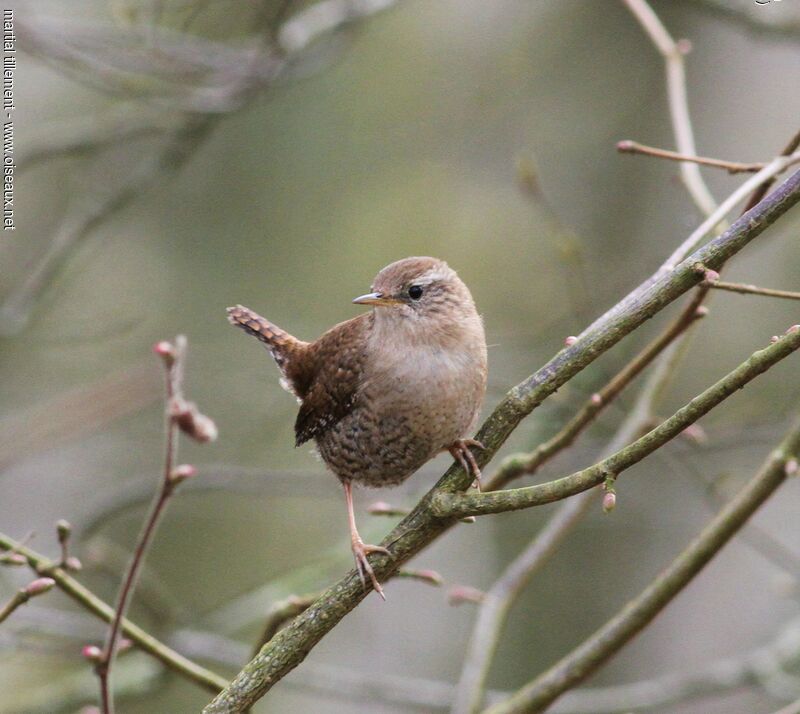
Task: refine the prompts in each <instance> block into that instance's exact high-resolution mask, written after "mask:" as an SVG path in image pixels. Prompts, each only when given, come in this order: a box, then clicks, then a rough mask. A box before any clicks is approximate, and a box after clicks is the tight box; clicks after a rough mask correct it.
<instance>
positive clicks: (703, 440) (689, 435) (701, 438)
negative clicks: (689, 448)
mask: <svg viewBox="0 0 800 714" xmlns="http://www.w3.org/2000/svg"><path fill="white" fill-rule="evenodd" d="M681 436H683V437H684V438H685V439H687V440H688V441H691V442H692V443H693V444H707V443H708V435H707V434H706V430H705V429H703V427H702V426H700V425H699V424H690V425H689V426H687V427H686V428H685V429H684V430H683V431H682V432H681Z"/></svg>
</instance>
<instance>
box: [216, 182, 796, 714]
mask: <svg viewBox="0 0 800 714" xmlns="http://www.w3.org/2000/svg"><path fill="white" fill-rule="evenodd" d="M798 201H800V172H796V173H795V174H793V175H792V176H791V177H790V178H788V179H787V180H786V181H785V182H784V183H783V184H782V185H781V186H780V187H778V188H777V189H776V190H775V191H773V192H772V193H771V194H770V195H769V196H768V197H767V198H765V199H764V201H762V202H761V203H760V204H759V205H758V206H756V207H755V208H753V209H752V210H751V211H749V212H748V213H747V214H746V215H744V216H742V217H741V218H740V219H739V220H737V221H736V222H735V223H734V224H733V225H732V226H731V227H730V228H729V229H728V230H727V231H726V232H725V233H724V234H723V235H721V236H719V237H718V238H716V239H714V240H712V241H711V242H710V243H709V244H708V245H706V246H704V247H703V248H701V249H700V250H698V251H696V252H695V253H694V254H693V255H691V256H689V257H688V258H687V259H686V260H685V261H683V262H682V263H681V264H680V265H679V266H677V267H676V268H675V270H673V271H671V272H669V273H663V272H659V273H657V274H656V275H653V276H651V277H650V278H648V279H647V280H645V281H644V283H642V284H641V285H640V286H639V287H637V288H636V289H634V290H633V291H632V292H631V293H630V294H629V295H628V296H627V297H625V298H623V300H621V301H620V302H619V303H618V304H617V305H616V306H614V307H612V308H611V309H610V310H609V311H607V312H606V313H605V314H604V315H603V316H602V317H600V318H598V319H597V320H595V322H594V323H593V324H592V325H590V326H589V327H588V328H587V329H586V330H584V331H583V332H582V333H581V335H580V336H579V337H578V339H577V340H576V341H575V342H574V343H573V344H571V345H570V346H568V347H566V348H564V349H563V350H561V351H560V352H559V353H558V354H557V355H556V356H555V357H553V358H552V359H551V360H550V361H549V362H548V363H547V364H545V365H544V366H543V367H542V368H541V369H539V370H537V371H536V372H535V373H534V374H532V375H531V376H530V377H528V378H527V379H525V380H524V381H523V382H521V383H520V384H518V385H517V386H516V387H514V388H513V389H511V390H510V391H509V392H508V394H507V395H506V397H505V398H504V399H503V400H502V401H501V402H500V403H499V404H498V405H497V407H496V408H495V410H494V411H493V412H492V414H491V415H490V416H489V418H488V419H487V421H486V422H485V423H484V424H483V426H482V427H481V429H480V430H479V432H478V434H477V435H476V437H477V438H478V439H479V440H480V441H481V443H482V444H483V445H484V446H485V447H486V449H485V450H482V451H478V453H477V454H475V456H476V459H477V461H478V463H479V465H480V466H485V465H486V464H487V463H488V462H489V460H490V459H491V458H492V457H493V456H494V455H495V453H496V452H497V450H498V449H499V448H500V446H501V445H502V444H503V443H504V442H505V440H506V439H507V438H508V436H509V435H510V434H511V433H512V432H513V431H514V429H515V428H516V427H517V426H518V425H519V424H520V422H521V421H522V419H523V418H525V417H526V416H527V415H529V414H530V413H531V412H532V411H533V410H534V409H535V408H536V407H537V406H538V405H539V404H541V402H542V401H544V399H546V398H547V397H548V396H550V395H551V394H553V392H555V391H556V390H557V389H558V388H559V387H561V386H562V385H563V384H565V383H566V382H567V381H568V380H569V379H571V378H572V377H574V376H575V375H576V374H578V373H579V372H580V371H581V370H583V369H584V368H585V367H587V366H588V365H589V364H591V363H592V362H593V361H594V360H595V359H597V358H598V357H599V356H600V355H601V354H603V353H604V352H606V351H607V350H609V349H610V348H611V347H612V346H613V345H615V344H617V343H618V342H619V341H620V340H621V339H622V338H623V337H624V336H625V335H627V334H629V333H630V332H632V331H633V330H635V329H636V328H637V327H639V326H640V325H641V324H642V323H643V322H644V321H645V320H647V319H649V318H650V317H652V316H653V315H655V314H656V313H658V312H659V311H660V310H662V309H663V308H664V307H666V305H668V304H670V303H671V302H673V301H674V300H675V299H676V298H677V297H679V296H680V295H683V294H684V293H686V292H687V291H688V290H690V289H691V288H692V287H693V286H694V285H696V284H697V283H698V282H699V281H700V280H701V279H702V276H700V275H698V274H697V273H696V272H695V271H694V269H693V265H694V263H697V262H702V263H703V264H704V265H707V266H708V267H709V268H711V269H717V268H719V267H721V265H722V264H724V263H725V262H726V261H727V260H728V259H730V258H731V257H732V256H733V255H735V254H736V253H738V252H739V251H740V250H741V249H742V248H744V246H745V245H747V244H748V243H749V242H750V241H751V240H753V239H754V238H755V237H756V236H757V235H758V234H759V233H760V232H761V231H763V230H764V229H765V228H766V227H767V226H768V225H770V224H771V223H773V222H774V221H775V220H777V219H778V218H779V217H780V216H781V215H783V214H784V213H785V212H786V211H787V210H789V208H790V207H791V206H793V205H795V204H796V203H797V202H798ZM778 344H780V343H778ZM470 482H471V478H470V477H469V476H467V475H466V474H465V473H464V471H463V469H461V468H457V467H456V466H455V465H453V466H451V467H450V468H449V469H448V471H447V472H446V473H445V475H444V476H443V477H442V478H441V479H440V480H439V482H438V483H437V484H436V486H434V488H433V489H431V490H430V491H429V492H428V494H426V496H424V497H423V499H422V500H421V501H420V503H419V504H418V505H417V506H416V508H415V509H414V510H413V511H412V512H411V513H410V514H409V515H408V516H407V517H406V518H405V519H404V520H403V521H402V522H401V523H400V524H398V525H397V526H396V527H395V529H394V530H393V531H392V533H391V534H390V535H389V536H387V538H385V539H384V541H383V545H384V546H386V547H388V548H389V550H390V552H391V554H392V557H391V558H389V557H385V556H373V557H372V558H371V564H372V567H373V569H374V570H375V573H376V575H377V576H378V578H379V579H383V578H385V577H386V576H387V575H389V574H390V573H392V572H394V570H396V569H397V568H399V567H400V566H401V565H402V564H403V563H405V562H406V561H407V560H408V559H409V558H411V557H412V556H414V555H415V554H416V553H418V552H419V551H420V550H422V549H423V548H424V547H426V546H427V545H429V544H430V543H431V542H433V541H434V540H435V539H436V538H438V537H439V536H440V535H441V534H442V533H444V532H445V531H446V530H448V529H449V528H450V527H451V526H452V525H453V521H452V520H451V519H437V518H436V517H435V516H434V515H433V513H432V512H431V501H432V499H433V498H434V496H435V495H437V494H439V493H442V492H455V491H459V490H463V489H465V488H467V487H468V486H469V484H470ZM367 594H368V589H367V590H365V589H364V588H362V586H361V582H360V580H359V578H358V575H357V573H355V571H353V570H350V572H349V573H348V574H347V575H345V576H344V577H343V578H342V579H341V580H340V581H338V582H337V583H335V584H333V585H332V586H331V587H330V588H328V590H326V591H325V592H324V593H323V594H322V596H321V597H320V598H319V599H318V600H317V601H316V602H315V603H314V604H313V605H311V607H309V608H308V610H306V611H305V612H304V613H303V614H301V615H299V616H298V617H297V618H295V620H294V621H293V622H292V624H291V625H289V627H286V628H284V629H283V630H281V631H280V632H279V633H278V634H276V635H275V637H273V638H272V640H271V641H270V643H269V644H268V645H267V646H266V647H264V648H263V649H262V650H261V652H259V654H258V655H257V656H256V657H255V658H254V659H253V660H252V661H251V662H250V663H248V664H247V665H246V666H245V667H244V668H243V669H242V671H241V672H240V673H239V674H238V675H237V676H236V678H235V679H234V680H233V681H232V682H231V683H230V684H229V685H228V686H227V687H226V688H225V690H224V691H223V692H222V693H220V695H219V696H218V697H217V698H215V700H214V701H213V702H212V703H210V704H209V705H208V706H207V707H206V708H205V709H204V712H205V714H217V713H221V712H230V711H236V710H237V709H238V710H242V709H245V708H247V707H249V706H251V705H252V704H253V703H255V702H256V701H258V700H259V699H260V698H261V697H262V696H264V694H265V693H266V692H267V691H269V690H270V689H271V688H272V687H273V686H274V685H275V684H276V683H277V682H279V681H280V680H281V679H282V678H283V677H284V676H285V675H286V674H287V673H288V672H290V671H291V670H292V669H294V668H295V667H296V666H297V665H299V664H300V663H301V662H302V661H303V659H304V658H305V657H306V655H307V654H308V653H309V652H310V651H311V650H312V649H313V648H314V646H316V644H317V643H318V642H319V641H320V640H321V639H322V638H323V637H324V636H325V635H326V634H327V633H328V632H330V630H331V629H333V628H334V627H335V626H336V625H337V624H338V623H339V622H340V621H341V620H342V619H343V618H344V617H345V616H346V615H347V614H348V613H349V612H351V611H352V610H353V609H354V608H355V607H356V606H357V605H358V604H359V603H360V602H361V601H362V600H363V599H364V597H366V595H367Z"/></svg>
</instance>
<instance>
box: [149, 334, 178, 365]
mask: <svg viewBox="0 0 800 714" xmlns="http://www.w3.org/2000/svg"><path fill="white" fill-rule="evenodd" d="M153 352H154V353H155V354H157V355H158V356H159V357H161V359H162V360H163V362H164V365H165V366H166V367H167V368H169V367H172V365H173V364H175V357H176V356H177V354H178V353H177V351H176V350H175V345H173V344H172V343H171V342H167V341H166V340H161V342H156V343H155V344H154V345H153Z"/></svg>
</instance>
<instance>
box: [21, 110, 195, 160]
mask: <svg viewBox="0 0 800 714" xmlns="http://www.w3.org/2000/svg"><path fill="white" fill-rule="evenodd" d="M181 123H182V122H181V120H180V119H179V117H178V115H174V114H166V113H165V112H163V111H160V110H154V109H153V108H150V107H141V106H139V107H136V108H133V109H132V108H131V107H130V106H129V105H128V104H123V105H122V106H120V107H118V108H114V109H111V110H110V111H108V112H106V113H104V114H102V115H100V116H97V117H94V118H90V119H89V120H87V118H86V117H80V118H79V119H68V120H63V121H59V122H48V123H46V124H44V125H43V126H42V127H41V128H38V129H37V128H35V127H34V128H33V132H34V133H33V137H31V138H29V139H28V143H27V145H26V146H25V147H22V148H21V151H20V154H19V156H18V158H17V170H18V171H24V170H26V169H29V168H31V167H32V166H35V165H36V164H37V163H40V162H42V161H44V160H46V159H51V158H56V157H58V156H64V155H69V154H81V153H85V152H89V151H92V150H96V149H99V148H102V147H104V146H107V145H110V144H116V143H118V142H121V141H130V140H131V139H137V138H141V137H143V136H148V135H151V134H161V133H163V132H165V131H171V130H174V129H177V128H178V127H179V126H180V124H181Z"/></svg>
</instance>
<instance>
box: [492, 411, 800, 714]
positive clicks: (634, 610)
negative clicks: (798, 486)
mask: <svg viewBox="0 0 800 714" xmlns="http://www.w3.org/2000/svg"><path fill="white" fill-rule="evenodd" d="M798 454H800V422H799V423H798V424H797V425H796V426H795V427H794V428H793V429H792V430H791V431H790V432H789V434H788V435H787V436H786V438H785V439H784V441H783V442H782V444H781V445H780V446H779V447H778V448H777V449H775V450H774V451H772V452H771V453H770V455H769V457H768V458H767V460H766V461H765V463H764V465H763V466H762V467H761V469H760V471H759V473H758V474H756V476H755V477H754V478H753V479H752V480H751V481H750V483H748V484H747V486H745V487H744V488H743V489H742V490H741V491H740V492H739V494H738V495H737V496H736V497H734V498H733V500H731V502H730V503H728V504H727V505H726V506H725V507H724V508H723V509H722V510H721V511H720V512H719V513H718V514H717V516H716V517H715V518H714V519H713V520H712V521H711V522H710V523H709V524H708V525H707V526H706V527H705V528H704V529H703V531H702V532H701V533H700V534H699V535H698V536H697V537H696V538H695V539H694V540H693V541H692V542H691V543H690V544H689V546H688V547H687V548H686V549H685V550H684V551H683V552H682V553H680V554H679V555H678V556H677V557H676V558H675V560H673V561H672V563H671V564H670V565H669V566H668V567H667V568H666V570H664V571H663V572H662V573H661V574H660V575H659V576H658V577H656V579H655V580H653V582H652V583H651V584H650V585H648V586H647V588H645V589H644V590H643V591H642V592H641V593H640V594H639V595H638V596H637V597H636V598H635V599H633V600H632V601H631V602H629V603H628V604H627V605H626V606H625V607H624V608H623V609H622V610H621V611H620V612H619V613H618V614H617V615H615V616H614V617H613V618H612V619H611V620H609V621H608V622H607V623H606V624H605V625H603V627H601V628H600V629H599V630H597V632H595V633H594V634H593V635H592V636H591V637H589V638H588V639H587V640H585V641H584V642H583V643H582V644H581V645H579V646H578V647H577V648H576V649H575V650H573V651H572V652H571V653H570V654H568V655H567V656H566V657H564V658H563V659H562V660H561V661H559V662H557V663H556V664H555V665H553V666H552V667H551V668H550V669H549V670H547V671H546V672H545V673H543V674H542V675H540V676H539V677H537V678H536V679H535V680H534V681H533V682H531V683H530V684H528V685H526V686H525V687H523V688H522V689H520V690H519V691H518V692H517V693H515V694H514V695H513V696H512V697H511V698H510V699H508V700H507V701H505V702H503V703H501V704H498V705H497V706H494V707H491V708H490V709H489V710H487V714H517V713H521V712H526V713H532V712H540V711H543V710H544V709H545V708H547V706H548V705H549V704H550V703H551V702H553V701H554V700H555V699H556V698H558V696H559V695H560V694H562V693H563V692H565V691H566V690H568V689H569V688H571V687H573V686H574V685H575V684H578V683H579V682H581V681H583V680H584V679H585V678H586V677H588V676H589V675H590V674H591V673H592V672H594V671H595V670H596V669H597V668H598V667H600V666H602V665H603V664H604V663H605V662H607V661H608V660H609V659H610V658H611V657H612V656H613V655H614V654H616V652H618V651H619V650H620V649H621V648H622V647H623V646H624V645H625V644H626V643H627V642H628V641H629V640H630V639H631V638H633V637H634V636H635V635H636V634H637V633H638V632H640V631H641V630H642V629H643V628H644V627H645V626H646V625H647V624H648V623H649V622H650V621H651V620H652V619H653V618H654V617H655V616H656V615H657V614H658V613H659V612H661V610H663V609H664V607H666V606H667V605H668V604H669V603H670V602H671V601H672V600H673V599H674V598H675V597H676V596H677V595H678V593H680V592H681V590H683V588H684V587H685V586H686V585H688V583H689V582H691V580H692V579H693V578H694V577H695V576H696V575H697V574H698V573H699V572H700V571H701V570H702V569H703V567H704V566H705V565H706V564H707V563H708V562H709V561H710V560H711V559H712V558H714V556H715V555H716V554H717V553H718V552H719V551H720V550H721V549H722V548H723V546H724V545H725V544H726V543H727V542H728V541H729V540H730V539H731V538H732V537H733V536H734V535H735V534H736V532H737V531H738V530H739V529H740V528H742V526H744V524H745V523H746V522H747V520H748V519H749V518H750V516H752V515H753V513H755V512H756V511H757V510H758V509H759V508H760V507H761V506H762V505H763V504H764V502H765V501H766V500H767V499H768V498H769V497H770V496H771V495H772V494H773V493H774V492H775V491H776V490H777V489H778V488H779V487H780V485H781V484H782V483H783V482H784V481H785V480H786V478H787V474H786V464H787V462H788V461H789V460H790V459H792V458H796V457H797V456H798Z"/></svg>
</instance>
